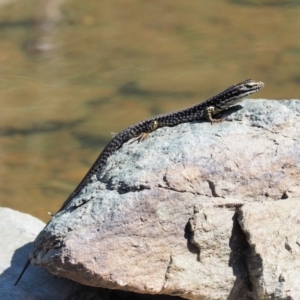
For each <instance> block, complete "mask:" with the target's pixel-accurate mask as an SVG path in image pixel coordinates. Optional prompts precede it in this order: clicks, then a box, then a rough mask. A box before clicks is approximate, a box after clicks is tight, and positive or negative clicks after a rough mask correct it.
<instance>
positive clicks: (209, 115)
mask: <svg viewBox="0 0 300 300" xmlns="http://www.w3.org/2000/svg"><path fill="white" fill-rule="evenodd" d="M214 111H215V108H214V107H213V106H209V107H207V108H205V111H204V114H205V119H206V120H208V121H210V123H211V124H213V123H220V122H223V121H224V120H225V119H223V118H222V119H214V118H213V116H212V115H213V112H214Z"/></svg>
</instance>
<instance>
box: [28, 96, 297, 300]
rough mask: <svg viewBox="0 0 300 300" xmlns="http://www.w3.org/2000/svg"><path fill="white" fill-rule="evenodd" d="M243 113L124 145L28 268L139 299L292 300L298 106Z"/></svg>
mask: <svg viewBox="0 0 300 300" xmlns="http://www.w3.org/2000/svg"><path fill="white" fill-rule="evenodd" d="M242 105H243V107H244V108H243V109H240V110H238V111H236V112H235V113H233V114H231V115H230V116H228V121H227V122H223V123H219V124H214V125H213V126H212V125H211V124H209V123H207V122H195V123H186V124H181V125H178V126H176V127H173V128H167V127H166V128H161V129H158V130H156V131H155V132H153V133H151V134H150V136H149V138H148V139H147V140H145V141H143V142H140V143H139V142H137V141H129V142H128V143H126V144H125V145H123V147H122V148H121V149H120V150H119V151H118V152H117V153H115V154H114V155H112V156H111V157H110V158H109V159H108V162H107V164H106V166H105V169H104V171H103V172H102V173H101V174H97V176H94V178H93V180H92V182H91V183H90V184H88V185H87V186H86V187H85V188H84V189H83V190H82V192H81V193H80V194H79V195H78V196H77V197H76V198H74V199H73V201H71V202H70V203H69V204H68V205H67V207H66V208H65V210H63V211H61V212H60V213H58V214H57V215H56V216H54V217H53V218H52V220H51V221H50V223H49V224H48V225H47V226H46V228H45V229H44V230H43V231H42V232H41V233H40V235H39V236H38V238H37V239H36V241H35V244H34V250H33V252H32V253H31V257H32V262H33V263H34V264H36V265H39V266H44V267H45V268H47V269H48V270H49V271H50V272H51V273H53V274H56V275H59V276H62V277H66V278H69V279H72V280H75V281H78V282H80V283H83V284H87V285H91V286H101V287H108V288H113V289H122V290H129V291H135V292H138V293H152V294H170V295H179V296H181V297H184V298H187V299H229V300H230V299H231V300H233V299H270V297H271V298H272V297H273V298H272V299H300V293H299V288H298V286H300V279H299V278H300V270H299V261H300V258H299V256H298V255H297V253H298V251H299V238H298V233H297V232H299V231H300V216H299V214H297V213H295V209H296V211H297V209H298V208H297V207H298V206H297V201H299V200H300V198H299V197H300V188H299V185H298V182H299V164H300V154H299V146H300V145H299V143H300V139H299V137H300V130H299V126H298V122H299V111H300V102H299V101H296V100H294V101H270V100H256V101H251V100H247V101H244V102H243V104H242ZM250 204H251V205H250ZM252 205H253V206H252ZM255 211H256V212H257V215H256V214H255ZM271 212H272V213H271ZM258 216H260V218H259V217H258ZM264 216H266V219H267V220H268V221H265V220H264ZM267 216H270V217H269V218H268V217H267ZM260 222H261V223H260ZM275 225H276V226H275ZM290 227H292V229H291V230H287V228H290ZM274 228H275V229H274ZM282 229H284V230H282ZM272 237H273V239H272ZM270 239H271V240H270ZM283 241H285V242H284V243H283ZM274 252H275V253H276V255H275V256H274ZM281 259H282V261H281Z"/></svg>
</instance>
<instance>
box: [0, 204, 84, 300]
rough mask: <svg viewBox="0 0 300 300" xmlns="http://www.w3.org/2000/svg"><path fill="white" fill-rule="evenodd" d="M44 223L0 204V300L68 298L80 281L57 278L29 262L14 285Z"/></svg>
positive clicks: (78, 286)
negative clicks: (0, 206)
mask: <svg viewBox="0 0 300 300" xmlns="http://www.w3.org/2000/svg"><path fill="white" fill-rule="evenodd" d="M44 226H45V224H44V223H43V222H42V221H40V220H38V219H36V218H34V217H32V216H30V215H28V214H24V213H20V212H18V211H14V210H12V209H9V208H0V228H1V238H0V249H1V256H0V287H1V288H0V299H1V300H13V299H18V300H23V299H24V300H25V299H26V300H38V299H40V300H53V299H68V298H69V296H70V295H72V294H74V293H76V292H77V291H78V289H79V288H81V285H80V284H78V283H75V282H73V281H71V280H67V279H64V278H59V277H57V276H54V275H52V274H50V273H49V272H48V271H47V270H45V269H43V268H40V267H36V266H34V265H32V264H31V265H29V267H28V268H27V270H26V272H25V274H24V275H23V277H22V279H21V280H20V282H19V283H18V285H17V286H14V283H15V281H16V279H17V278H18V276H19V275H20V273H21V271H22V268H23V266H24V264H25V263H26V261H27V259H28V255H29V253H30V251H31V248H32V241H33V240H34V239H35V237H36V235H37V234H38V233H39V232H40V231H41V230H42V229H43V228H44Z"/></svg>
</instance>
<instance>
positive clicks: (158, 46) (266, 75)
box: [0, 0, 300, 221]
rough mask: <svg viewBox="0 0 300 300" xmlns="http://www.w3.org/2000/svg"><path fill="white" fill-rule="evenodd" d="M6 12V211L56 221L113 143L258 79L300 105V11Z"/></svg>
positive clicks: (274, 0)
mask: <svg viewBox="0 0 300 300" xmlns="http://www.w3.org/2000/svg"><path fill="white" fill-rule="evenodd" d="M28 3H29V2H27V1H14V2H11V3H10V2H9V0H6V1H4V0H2V1H0V8H1V10H0V44H1V47H0V78H1V80H0V105H1V110H0V166H1V168H0V206H5V207H11V208H14V209H17V210H20V211H23V212H27V213H30V214H32V215H34V216H36V217H38V218H40V219H42V220H44V221H47V220H48V219H49V215H48V214H47V212H48V211H50V212H52V213H55V212H56V211H57V210H58V209H59V208H60V206H61V205H62V203H63V202H64V200H65V199H66V198H67V197H68V195H69V194H70V193H71V192H72V191H73V189H74V188H75V187H76V185H77V184H78V183H79V181H80V180H81V179H82V177H83V176H84V175H85V173H86V172H87V171H88V169H89V167H90V166H91V165H92V163H93V162H94V160H95V159H96V157H97V156H98V155H99V153H100V151H101V150H102V149H103V147H104V146H105V145H106V144H107V143H108V141H109V140H110V138H111V132H119V131H120V130H122V129H124V128H126V127H128V126H129V125H131V124H133V123H135V122H137V121H139V120H142V119H145V118H148V117H151V116H152V115H155V114H158V113H162V112H168V111H171V110H175V109H179V108H184V107H186V106H188V105H192V104H194V103H197V102H199V101H201V100H204V99H205V98H207V97H209V96H212V95H213V94H215V93H217V92H219V91H221V90H223V89H224V88H226V87H228V86H229V85H231V84H233V83H235V82H239V81H242V80H245V79H247V78H253V79H255V80H260V81H264V82H265V88H264V89H263V90H262V91H261V92H259V94H255V95H254V96H253V97H257V98H260V97H262V98H269V99H289V98H299V95H300V69H299V65H300V19H299V14H300V6H299V5H298V4H299V3H300V2H299V1H279V0H268V1H267V0H266V1H258V0H257V1H255V0H253V1H251V0H248V1H247V0H240V1H238V0H234V1H233V0H232V1H225V0H223V1H221V0H218V1H216V0H215V1H179V0H165V1H140V0H129V1H126V2H124V1H122V0H117V1H111V0H106V1H105V0H104V1H101V5H100V4H99V1H82V0H81V1H79V0H77V1H75V0H74V1H63V0H52V1H51V0H48V1H43V2H42V3H43V4H41V2H40V1H31V2H30V4H28Z"/></svg>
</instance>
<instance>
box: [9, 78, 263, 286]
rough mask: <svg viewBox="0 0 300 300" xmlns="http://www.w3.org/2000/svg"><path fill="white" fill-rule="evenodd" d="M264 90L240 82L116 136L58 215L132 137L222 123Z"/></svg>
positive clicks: (252, 83)
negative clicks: (198, 123) (235, 107)
mask: <svg viewBox="0 0 300 300" xmlns="http://www.w3.org/2000/svg"><path fill="white" fill-rule="evenodd" d="M263 87H264V83H263V82H261V81H254V80H252V79H247V80H245V81H243V82H240V83H237V84H234V85H232V86H230V87H228V88H227V89H226V90H224V91H222V92H221V93H219V94H217V95H215V96H212V97H211V98H208V99H207V100H205V101H203V102H200V103H198V104H196V105H193V106H191V107H188V108H185V109H182V110H178V111H175V112H171V113H166V114H162V115H158V116H155V117H152V118H150V119H147V120H144V121H141V122H139V123H136V124H134V125H132V126H130V127H128V128H127V129H125V130H123V131H122V132H120V133H119V134H117V135H116V136H115V137H114V138H113V139H112V140H111V141H110V142H109V143H108V145H107V146H106V147H105V148H104V150H103V151H102V152H101V154H100V155H99V157H98V158H97V159H96V161H95V162H94V164H93V165H92V167H91V168H90V170H89V171H88V172H87V174H86V175H85V176H84V178H83V179H82V180H81V182H80V183H79V184H78V186H77V187H76V189H75V190H74V191H73V192H72V193H71V194H70V196H69V197H68V198H67V200H66V201H65V202H64V203H63V205H62V207H61V208H60V210H59V211H58V212H60V211H61V210H63V209H64V208H65V207H66V206H67V204H68V203H69V202H70V201H71V200H72V199H73V198H74V197H75V196H77V195H78V194H79V193H80V191H81V190H82V189H83V187H84V186H86V184H87V183H89V181H90V179H91V178H92V176H93V175H95V174H96V173H97V172H99V171H100V170H101V169H102V168H103V166H104V165H105V163H106V161H107V159H108V157H109V156H111V155H112V154H113V153H114V152H116V151H117V150H118V149H119V148H121V146H122V145H123V144H124V143H126V142H127V141H129V140H130V139H132V138H138V139H140V140H141V141H142V140H144V139H145V138H146V137H147V135H148V134H149V133H150V132H152V131H154V130H156V129H158V128H161V127H165V126H175V125H178V124H181V123H186V122H193V121H198V120H208V121H210V122H211V124H213V123H217V122H222V121H223V120H224V119H214V118H213V116H214V115H216V114H218V113H220V112H221V111H223V110H225V109H227V108H229V107H230V106H232V105H235V104H236V103H238V102H240V101H241V100H242V99H243V98H245V97H247V96H249V95H251V94H253V93H255V92H258V91H259V90H261V89H262V88H263ZM29 264H30V259H28V261H27V262H26V264H25V266H24V268H23V270H22V272H21V274H20V276H19V277H18V279H17V281H16V283H15V285H17V283H18V282H19V280H20V279H21V277H22V275H23V274H24V272H25V270H26V269H27V267H28V265H29Z"/></svg>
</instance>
